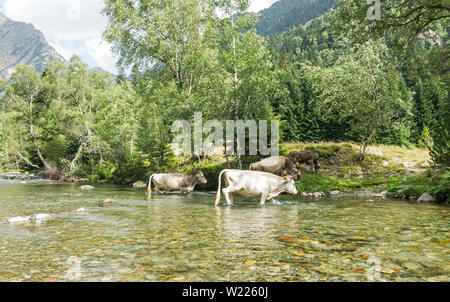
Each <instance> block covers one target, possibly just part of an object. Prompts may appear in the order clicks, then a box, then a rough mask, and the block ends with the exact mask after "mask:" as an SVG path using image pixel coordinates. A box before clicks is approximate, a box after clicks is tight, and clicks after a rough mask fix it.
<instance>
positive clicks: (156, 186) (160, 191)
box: [155, 183, 162, 193]
mask: <svg viewBox="0 0 450 302" xmlns="http://www.w3.org/2000/svg"><path fill="white" fill-rule="evenodd" d="M161 189H162V188H161V186H159V185H158V184H157V183H155V191H156V192H158V193H162V190H161Z"/></svg>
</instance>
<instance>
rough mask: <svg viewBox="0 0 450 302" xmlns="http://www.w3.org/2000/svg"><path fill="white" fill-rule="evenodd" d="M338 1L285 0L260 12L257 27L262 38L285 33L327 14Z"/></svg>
mask: <svg viewBox="0 0 450 302" xmlns="http://www.w3.org/2000/svg"><path fill="white" fill-rule="evenodd" d="M335 1H336V0H283V1H278V2H275V3H274V4H273V5H272V6H271V7H269V8H267V9H265V10H262V11H261V12H260V18H259V20H258V22H257V23H256V25H255V27H256V30H257V32H258V34H260V35H262V36H267V35H272V34H276V33H280V32H282V31H285V30H287V29H289V28H291V27H293V26H296V25H299V24H302V23H305V22H307V21H309V20H311V19H314V18H316V17H318V16H320V15H322V14H325V13H326V12H327V11H328V10H329V9H330V8H331V7H332V6H333V4H334V3H335Z"/></svg>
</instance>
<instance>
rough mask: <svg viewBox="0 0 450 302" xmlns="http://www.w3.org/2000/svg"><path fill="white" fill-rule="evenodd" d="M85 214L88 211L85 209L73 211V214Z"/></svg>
mask: <svg viewBox="0 0 450 302" xmlns="http://www.w3.org/2000/svg"><path fill="white" fill-rule="evenodd" d="M84 212H87V210H86V209H85V208H79V209H76V210H73V211H72V213H84Z"/></svg>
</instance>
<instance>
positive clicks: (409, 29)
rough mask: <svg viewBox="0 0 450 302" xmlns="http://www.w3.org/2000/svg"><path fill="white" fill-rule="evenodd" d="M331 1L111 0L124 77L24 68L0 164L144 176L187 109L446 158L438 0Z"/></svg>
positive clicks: (161, 156)
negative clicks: (375, 15) (372, 12)
mask: <svg viewBox="0 0 450 302" xmlns="http://www.w3.org/2000/svg"><path fill="white" fill-rule="evenodd" d="M306 2H308V3H309V5H306V4H305V3H306ZM333 3H334V1H300V0H298V1H294V0H284V1H280V2H279V3H277V4H276V5H278V6H279V7H280V10H278V11H277V12H278V13H275V10H273V11H272V13H271V14H266V15H264V18H263V19H261V21H260V22H259V23H257V22H258V17H259V16H258V15H254V14H250V13H248V12H247V8H248V1H245V0H237V1H233V0H220V1H208V0H183V1H136V2H135V4H134V5H131V4H130V2H129V1H125V0H107V1H105V7H104V10H103V14H104V15H105V16H106V17H107V19H108V22H109V23H108V28H107V29H106V30H105V32H104V38H105V40H107V41H108V42H110V43H112V45H113V47H114V51H115V52H116V54H117V55H118V57H119V59H120V60H119V62H118V64H119V66H120V67H121V68H122V70H124V71H125V70H131V71H132V72H131V77H130V78H131V80H130V81H129V80H127V78H128V77H126V76H124V75H121V76H119V77H118V78H117V80H116V81H114V80H113V79H112V78H111V77H110V76H109V75H107V74H105V73H99V72H91V71H89V69H88V66H87V65H86V64H84V63H83V62H81V60H80V59H79V58H78V57H76V56H75V57H73V58H72V59H71V60H70V63H69V64H68V65H64V64H61V63H51V64H50V65H49V66H48V68H47V69H46V70H45V71H44V72H43V73H42V74H38V73H37V72H36V71H35V70H34V69H33V68H32V67H30V66H25V65H23V66H20V67H19V68H18V69H17V71H16V72H15V73H14V74H13V75H12V77H11V79H10V80H9V81H8V82H5V81H4V82H1V83H0V90H2V95H3V97H2V99H1V100H0V116H1V118H0V146H1V147H0V167H3V168H4V169H25V170H45V171H46V173H48V175H50V176H51V177H53V178H60V177H62V176H63V175H64V176H66V177H75V178H80V177H83V178H88V179H90V180H101V179H104V180H109V181H116V182H131V181H133V180H137V179H142V178H143V177H145V176H148V175H149V174H150V173H151V172H154V171H164V170H167V169H168V167H172V168H173V167H175V166H176V165H177V158H176V157H175V155H174V154H173V153H172V152H171V149H170V143H171V141H172V138H173V136H174V133H172V132H171V125H172V123H173V122H174V121H176V120H180V119H184V120H188V121H192V119H193V117H194V112H202V113H203V118H204V120H205V121H206V120H210V119H217V120H220V121H225V120H229V119H231V120H239V119H242V120H252V119H254V120H261V119H264V120H273V119H276V120H280V121H281V125H282V140H283V142H293V141H312V142H318V141H354V142H357V143H358V144H360V145H361V154H360V160H364V158H365V155H366V149H367V146H368V145H369V144H374V143H384V144H392V145H399V146H420V147H426V148H430V150H431V154H432V156H433V160H434V164H435V165H437V166H446V167H448V165H449V163H450V140H449V133H450V129H449V127H450V102H449V95H448V91H449V74H450V73H449V65H448V64H449V60H448V57H449V48H448V44H449V40H448V25H449V24H448V21H449V10H450V8H449V6H448V4H446V1H443V0H434V1H424V0H414V1H408V2H407V3H405V2H404V1H390V2H389V3H385V2H383V11H385V12H386V15H385V16H384V17H383V18H382V19H381V20H379V21H368V20H367V18H366V12H367V9H368V7H369V6H368V5H367V4H366V2H365V1H359V0H352V1H337V3H336V4H335V6H334V8H333V9H332V10H331V11H329V12H327V13H325V14H324V12H325V11H328V8H329V7H330V6H332V5H333ZM303 6H305V7H308V9H307V10H304V11H302V14H296V13H295V12H296V11H295V10H294V9H292V7H303ZM217 11H220V12H221V13H220V14H217ZM287 11H290V13H288V12H287ZM387 12H389V14H388V13H387ZM149 20H151V22H149ZM349 20H352V22H349ZM256 24H258V25H256ZM292 25H296V26H294V27H292ZM285 28H289V29H288V30H286V31H283V32H281V31H282V30H284V29H285ZM263 36H265V37H263ZM230 160H237V161H240V158H236V159H234V158H232V159H230Z"/></svg>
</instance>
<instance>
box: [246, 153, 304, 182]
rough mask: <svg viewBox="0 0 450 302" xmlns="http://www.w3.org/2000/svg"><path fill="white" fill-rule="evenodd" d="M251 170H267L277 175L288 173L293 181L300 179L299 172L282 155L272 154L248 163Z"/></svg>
mask: <svg viewBox="0 0 450 302" xmlns="http://www.w3.org/2000/svg"><path fill="white" fill-rule="evenodd" d="M250 170H251V171H261V172H268V173H272V174H275V175H278V176H286V175H290V176H292V177H293V178H294V180H295V181H299V180H300V172H299V171H298V170H297V169H296V168H295V166H294V165H293V164H292V163H291V161H290V160H289V159H287V158H286V157H284V156H272V157H269V158H265V159H263V160H261V161H259V162H256V163H253V164H251V165H250Z"/></svg>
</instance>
